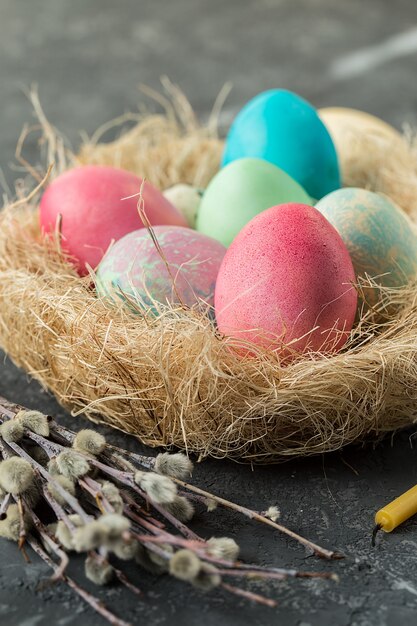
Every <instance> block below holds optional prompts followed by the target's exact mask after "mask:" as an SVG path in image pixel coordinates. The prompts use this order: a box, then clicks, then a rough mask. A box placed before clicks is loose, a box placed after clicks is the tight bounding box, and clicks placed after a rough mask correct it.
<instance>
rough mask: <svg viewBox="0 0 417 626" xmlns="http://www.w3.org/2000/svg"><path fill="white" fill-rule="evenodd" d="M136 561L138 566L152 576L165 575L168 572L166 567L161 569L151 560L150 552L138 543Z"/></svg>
mask: <svg viewBox="0 0 417 626" xmlns="http://www.w3.org/2000/svg"><path fill="white" fill-rule="evenodd" d="M135 561H136V563H137V564H138V565H140V566H141V567H143V569H145V570H146V571H147V572H150V573H151V574H155V575H157V574H163V573H164V572H166V565H164V567H160V566H159V565H157V564H156V563H155V562H154V561H152V560H151V558H150V552H149V550H147V549H146V548H145V547H144V546H143V545H142V544H141V543H138V545H137V548H136V552H135Z"/></svg>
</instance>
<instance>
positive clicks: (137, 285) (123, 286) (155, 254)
mask: <svg viewBox="0 0 417 626" xmlns="http://www.w3.org/2000/svg"><path fill="white" fill-rule="evenodd" d="M153 231H154V234H155V236H156V239H157V241H158V244H159V248H160V251H161V253H160V252H159V251H158V249H157V247H156V246H155V243H154V241H153V240H152V237H151V235H150V233H149V231H148V230H147V229H145V228H141V229H140V230H136V231H135V232H133V233H129V234H128V235H125V236H124V237H122V239H119V241H117V242H116V243H115V244H114V245H113V246H112V248H111V249H110V250H109V252H108V254H106V256H105V257H104V259H103V260H102V262H101V263H100V265H99V266H98V269H97V275H96V287H97V292H98V294H99V295H102V296H106V295H107V296H111V298H112V299H113V300H114V299H115V297H119V298H121V299H125V296H128V298H129V300H131V299H132V298H133V300H134V301H135V303H137V304H138V306H139V307H140V308H142V309H150V310H152V311H153V312H154V313H157V312H158V303H162V304H168V303H170V304H178V303H182V304H185V305H187V306H190V307H191V306H195V305H196V304H200V305H201V306H202V307H203V308H207V304H208V305H210V306H213V304H214V287H215V284H216V279H217V274H218V272H219V268H220V264H221V262H222V260H223V257H224V255H225V253H226V248H225V247H224V246H223V245H222V244H221V243H219V242H218V241H216V240H215V239H212V238H211V237H207V235H203V234H202V233H198V232H197V231H195V230H192V229H191V228H182V227H180V226H155V227H154V228H153Z"/></svg>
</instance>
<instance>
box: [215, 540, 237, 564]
mask: <svg viewBox="0 0 417 626" xmlns="http://www.w3.org/2000/svg"><path fill="white" fill-rule="evenodd" d="M207 547H208V548H207V553H208V554H210V556H212V557H215V558H218V559H223V560H225V561H236V559H237V557H238V556H239V546H238V545H237V543H236V541H235V540H234V539H231V538H230V537H211V539H209V540H208V541H207Z"/></svg>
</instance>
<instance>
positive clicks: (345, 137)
mask: <svg viewBox="0 0 417 626" xmlns="http://www.w3.org/2000/svg"><path fill="white" fill-rule="evenodd" d="M319 115H320V117H321V119H322V120H323V122H324V123H325V125H326V126H327V129H328V131H329V132H330V134H331V136H332V138H333V141H334V143H335V146H336V150H337V154H338V157H339V162H340V167H341V171H342V180H343V184H344V185H345V186H346V187H360V188H363V189H369V190H370V191H375V192H378V193H383V194H385V195H387V196H389V197H390V198H391V199H392V200H394V202H395V203H396V204H398V205H399V206H400V207H401V208H402V209H403V210H404V211H406V212H407V213H412V212H414V211H417V167H416V162H417V161H416V158H415V155H414V154H413V150H412V148H411V146H410V145H409V144H408V142H407V140H406V139H405V137H403V136H402V135H401V133H400V132H398V131H397V130H396V129H395V128H393V127H392V126H390V125H389V124H387V123H386V122H384V121H383V120H381V119H379V118H378V117H375V116H374V115H370V114H369V113H365V112H364V111H358V110H356V109H348V108H343V107H329V108H324V109H320V110H319Z"/></svg>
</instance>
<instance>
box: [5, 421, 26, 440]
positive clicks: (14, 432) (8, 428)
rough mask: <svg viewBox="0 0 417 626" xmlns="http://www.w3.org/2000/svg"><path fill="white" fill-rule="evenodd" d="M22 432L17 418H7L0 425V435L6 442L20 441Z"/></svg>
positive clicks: (22, 429) (23, 431)
mask: <svg viewBox="0 0 417 626" xmlns="http://www.w3.org/2000/svg"><path fill="white" fill-rule="evenodd" d="M24 434H25V430H24V428H23V425H22V424H21V423H20V421H19V420H16V419H14V420H13V419H12V420H8V421H7V422H3V424H2V425H1V426H0V435H1V436H2V438H3V439H4V441H6V442H9V441H12V442H13V441H20V439H22V437H23V435H24Z"/></svg>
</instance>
